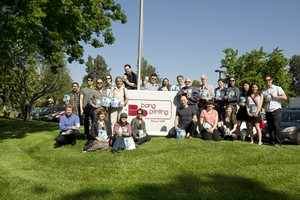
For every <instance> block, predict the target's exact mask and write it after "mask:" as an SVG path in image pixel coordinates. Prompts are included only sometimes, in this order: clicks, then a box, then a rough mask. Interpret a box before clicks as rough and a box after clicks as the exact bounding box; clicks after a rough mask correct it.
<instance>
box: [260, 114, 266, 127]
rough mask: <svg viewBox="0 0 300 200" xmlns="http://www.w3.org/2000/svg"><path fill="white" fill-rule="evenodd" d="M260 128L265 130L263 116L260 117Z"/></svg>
mask: <svg viewBox="0 0 300 200" xmlns="http://www.w3.org/2000/svg"><path fill="white" fill-rule="evenodd" d="M259 126H260V128H265V120H264V118H263V116H260V122H259Z"/></svg>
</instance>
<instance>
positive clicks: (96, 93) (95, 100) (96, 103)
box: [89, 78, 106, 122]
mask: <svg viewBox="0 0 300 200" xmlns="http://www.w3.org/2000/svg"><path fill="white" fill-rule="evenodd" d="M104 96H106V91H105V90H104V89H103V80H102V79H101V78H98V79H97V81H96V87H95V89H94V90H92V92H91V95H90V99H89V104H90V106H91V107H92V109H91V111H90V113H92V115H93V120H92V122H94V121H95V120H97V117H98V115H97V113H98V112H99V109H100V108H102V107H101V102H102V97H104Z"/></svg>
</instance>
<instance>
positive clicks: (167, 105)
mask: <svg viewBox="0 0 300 200" xmlns="http://www.w3.org/2000/svg"><path fill="white" fill-rule="evenodd" d="M130 104H131V107H130V108H133V107H134V108H135V109H134V110H132V114H134V115H136V109H137V108H142V109H143V110H144V111H146V115H145V113H144V116H145V118H147V119H171V117H172V113H171V112H172V102H171V101H168V100H151V101H149V100H142V99H141V100H131V102H130ZM132 104H134V106H133V105H132ZM130 108H129V115H132V114H131V110H130Z"/></svg>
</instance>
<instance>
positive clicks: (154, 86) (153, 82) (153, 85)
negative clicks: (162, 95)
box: [145, 74, 159, 91]
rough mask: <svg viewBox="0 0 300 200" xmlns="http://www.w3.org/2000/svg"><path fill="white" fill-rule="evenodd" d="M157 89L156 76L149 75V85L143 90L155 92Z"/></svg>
mask: <svg viewBox="0 0 300 200" xmlns="http://www.w3.org/2000/svg"><path fill="white" fill-rule="evenodd" d="M158 88H159V85H158V84H157V75H156V74H151V77H150V83H149V82H148V83H146V84H145V90H154V91H157V90H158Z"/></svg>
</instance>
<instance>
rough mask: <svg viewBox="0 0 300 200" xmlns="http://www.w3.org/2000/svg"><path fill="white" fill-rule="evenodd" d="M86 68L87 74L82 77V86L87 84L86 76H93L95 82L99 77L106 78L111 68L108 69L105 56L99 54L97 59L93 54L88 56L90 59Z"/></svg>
mask: <svg viewBox="0 0 300 200" xmlns="http://www.w3.org/2000/svg"><path fill="white" fill-rule="evenodd" d="M85 65H86V68H85V71H86V72H87V75H85V76H84V77H83V78H82V83H83V84H82V87H84V86H85V85H86V81H85V80H86V78H87V76H88V75H91V76H92V77H93V81H94V83H95V82H96V79H97V78H102V79H104V78H105V76H106V75H107V74H110V71H111V68H109V69H108V66H107V64H106V62H105V60H104V58H103V57H102V56H100V55H97V57H96V58H95V59H93V58H92V57H91V56H89V57H88V61H87V62H86V63H85Z"/></svg>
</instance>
